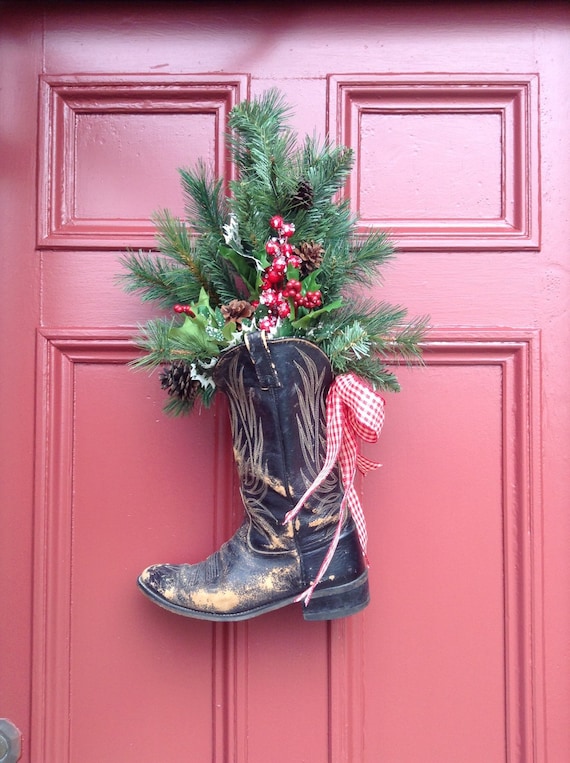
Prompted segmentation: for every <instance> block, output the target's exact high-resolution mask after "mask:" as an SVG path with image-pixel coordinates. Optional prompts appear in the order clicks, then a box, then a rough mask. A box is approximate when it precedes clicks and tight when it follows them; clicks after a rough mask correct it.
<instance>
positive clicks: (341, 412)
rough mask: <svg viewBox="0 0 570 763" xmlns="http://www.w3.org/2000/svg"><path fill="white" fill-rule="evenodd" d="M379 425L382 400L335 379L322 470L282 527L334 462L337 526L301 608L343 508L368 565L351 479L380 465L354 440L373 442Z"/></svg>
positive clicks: (353, 381)
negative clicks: (338, 486)
mask: <svg viewBox="0 0 570 763" xmlns="http://www.w3.org/2000/svg"><path fill="white" fill-rule="evenodd" d="M383 424H384V399H383V398H382V397H381V396H380V395H379V394H378V393H376V392H374V391H373V390H371V389H370V387H368V386H367V385H366V384H365V383H364V382H363V381H362V379H360V378H359V377H358V376H356V375H355V374H341V375H340V376H337V377H336V379H335V380H334V382H333V383H332V385H331V387H330V389H329V392H328V395H327V452H326V457H325V463H324V466H323V468H322V469H321V471H320V472H319V474H318V475H317V477H316V479H315V481H314V482H313V484H312V485H311V486H310V487H309V489H308V490H307V491H306V492H305V494H304V495H303V496H302V497H301V499H300V500H299V502H298V503H297V505H296V506H295V508H293V509H292V510H291V511H290V512H289V513H288V514H287V515H286V517H285V520H284V524H286V523H287V522H290V521H291V520H292V519H294V518H295V517H296V516H297V514H298V513H299V512H300V511H301V509H302V508H303V505H304V504H305V501H306V500H307V498H309V496H310V495H312V494H313V493H314V492H315V490H316V489H317V488H318V487H319V485H321V484H322V483H323V482H324V480H325V479H326V478H327V476H328V475H329V474H330V472H331V471H332V469H333V467H334V465H335V464H336V463H337V461H338V463H339V465H340V470H341V475H342V482H343V486H344V497H343V499H342V503H341V505H340V511H339V518H338V525H337V528H336V531H335V534H334V537H333V539H332V541H331V544H330V546H329V549H328V551H327V554H326V556H325V558H324V560H323V563H322V564H321V567H320V569H319V571H318V573H317V575H316V577H315V579H314V580H313V581H312V583H311V585H310V586H309V588H308V589H307V590H306V591H304V592H303V593H302V594H301V595H300V596H299V597H298V599H297V601H304V602H305V605H307V604H308V603H309V601H310V599H311V596H312V594H313V591H314V590H315V588H316V587H317V585H318V584H319V582H320V581H321V580H322V577H323V575H324V574H325V572H326V571H327V568H328V566H329V564H330V562H331V559H332V558H333V556H334V552H335V551H336V547H337V545H338V540H339V538H340V533H341V529H342V525H343V522H344V518H345V516H346V510H347V507H348V509H349V511H350V513H351V515H352V518H353V520H354V523H355V525H356V531H357V533H358V539H359V541H360V546H361V548H362V554H363V556H364V558H365V559H366V563H367V564H368V559H367V557H366V546H367V542H368V534H367V532H366V522H365V519H364V512H363V510H362V505H361V503H360V500H359V498H358V494H357V492H356V488H355V487H354V477H355V476H356V469H358V470H359V472H361V474H366V472H368V471H370V470H372V469H377V468H378V467H379V466H380V464H378V463H376V461H371V460H370V459H368V458H365V457H364V456H361V455H360V453H359V452H358V438H359V437H360V438H361V439H363V440H365V441H366V442H376V441H377V440H378V436H379V434H380V431H381V429H382V425H383Z"/></svg>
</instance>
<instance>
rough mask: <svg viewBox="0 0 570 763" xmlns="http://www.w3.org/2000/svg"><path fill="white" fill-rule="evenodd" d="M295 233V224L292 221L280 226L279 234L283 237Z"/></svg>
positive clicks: (289, 236) (288, 236)
mask: <svg viewBox="0 0 570 763" xmlns="http://www.w3.org/2000/svg"><path fill="white" fill-rule="evenodd" d="M294 233H295V226H294V225H293V223H283V225H282V226H281V235H282V236H285V238H291V236H292V235H293V234H294Z"/></svg>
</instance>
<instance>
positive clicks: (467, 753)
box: [0, 3, 570, 763]
mask: <svg viewBox="0 0 570 763" xmlns="http://www.w3.org/2000/svg"><path fill="white" fill-rule="evenodd" d="M521 8H523V10H522V11H521ZM525 8H526V6H521V5H520V4H519V5H517V6H516V7H515V6H513V7H509V6H505V5H504V4H496V5H493V4H487V5H485V6H483V7H482V8H479V7H478V6H477V5H475V4H473V5H471V4H463V5H462V6H461V8H460V9H456V8H455V7H446V6H444V5H441V4H437V5H435V6H433V7H424V6H422V5H417V6H414V5H409V6H406V7H405V8H404V7H402V8H397V7H392V6H390V7H386V8H384V7H383V8H373V7H370V6H369V5H366V4H365V5H363V6H362V7H358V6H354V7H352V8H348V9H347V8H345V7H343V6H340V5H339V6H338V7H337V6H335V4H332V5H331V4H330V3H328V4H318V3H317V4H316V5H313V6H312V7H311V8H307V9H304V8H300V7H298V6H294V7H291V8H288V9H286V10H285V9H281V10H277V9H275V10H272V9H268V8H266V6H265V5H259V6H255V5H247V4H246V5H240V6H239V7H235V6H233V5H231V4H220V5H214V6H212V5H209V4H208V5H206V6H203V7H200V8H199V7H194V5H189V6H187V7H184V8H182V7H181V6H176V7H174V6H173V7H171V8H170V7H168V6H165V7H162V6H161V8H160V10H156V11H152V10H151V9H150V8H143V9H141V10H140V11H138V12H137V13H134V12H133V11H132V10H125V9H123V10H122V9H120V8H117V9H115V10H109V11H105V10H101V9H97V7H96V6H95V5H94V6H93V7H92V8H89V7H88V6H85V7H84V8H82V10H81V13H77V12H74V11H72V10H66V11H64V10H60V11H56V10H53V9H51V8H48V7H47V6H46V10H45V11H44V12H43V13H40V12H29V13H25V12H24V11H22V12H15V11H14V12H11V13H10V14H8V17H7V20H6V23H5V24H4V26H3V31H2V35H3V37H2V44H1V45H0V54H1V55H2V64H3V65H2V67H0V71H1V72H2V75H3V79H2V107H3V108H2V123H1V126H2V144H1V150H2V153H3V158H5V161H4V163H3V185H2V192H3V196H2V202H3V203H2V210H3V212H2V215H3V226H2V234H1V235H2V244H3V245H2V252H1V254H0V257H1V260H0V261H1V262H2V274H3V275H2V279H0V283H1V284H2V285H1V287H0V288H2V295H1V301H0V304H1V306H2V311H3V313H2V317H3V324H2V325H3V327H6V328H7V330H5V331H3V332H0V333H1V336H0V340H1V341H2V347H3V354H2V358H3V373H2V375H1V378H0V383H1V384H2V393H3V394H2V395H1V396H0V397H1V399H2V417H3V418H2V424H3V426H4V428H5V432H6V437H5V438H4V440H3V443H2V459H1V460H0V468H1V469H2V483H1V484H2V491H3V492H2V504H1V506H2V509H1V510H2V522H3V523H2V532H1V533H0V543H1V549H0V550H1V553H0V565H1V574H0V587H1V588H0V595H1V601H2V606H3V610H4V611H5V612H8V613H10V623H9V624H7V625H6V626H4V625H3V626H2V630H1V635H2V645H1V646H2V654H3V655H9V658H8V659H2V661H1V662H0V686H1V687H2V696H1V697H0V700H1V703H0V716H6V717H10V718H11V719H12V720H13V721H14V722H15V723H16V724H17V725H18V726H19V727H20V728H21V729H22V731H23V732H24V737H23V741H24V750H25V753H24V756H23V758H22V759H23V760H25V761H26V763H28V762H29V763H32V762H33V763H91V762H93V763H100V761H101V760H109V761H112V762H113V763H129V762H130V761H133V763H134V761H137V763H146V761H148V763H150V761H153V762H154V761H157V760H158V761H169V763H170V762H172V763H184V762H185V761H193V762H194V761H196V762H197V763H202V761H204V762H205V761H210V760H211V761H216V763H227V762H229V761H232V762H234V761H235V762H236V763H245V762H246V761H247V762H248V763H257V762H258V761H259V763H261V761H264V762H265V761H267V760H271V762H272V763H291V761H295V762H297V761H308V762H309V761H310V763H320V762H321V761H322V762H323V763H325V761H327V762H329V763H344V762H346V763H356V762H357V761H358V762H359V763H378V762H379V761H380V762H381V763H432V761H433V762H435V761H437V763H457V761H458V760H461V763H503V762H504V763H519V762H521V763H522V761H533V762H534V763H543V762H546V761H550V763H562V761H565V760H567V759H570V738H569V737H568V728H570V718H569V715H570V713H569V711H570V696H569V692H568V685H567V681H566V675H565V671H564V670H563V669H562V666H563V665H565V664H567V660H568V643H569V642H570V638H569V636H570V617H569V611H568V606H567V601H568V592H569V590H570V580H569V577H570V574H569V570H568V565H567V548H568V540H569V537H568V536H569V534H570V533H569V530H570V527H569V522H570V520H569V519H568V516H567V511H566V508H567V506H568V499H569V495H568V493H569V490H568V479H567V475H566V472H565V470H564V466H565V464H566V463H567V462H568V458H569V453H568V443H569V442H570V437H569V435H570V432H569V431H568V430H569V421H568V416H567V411H568V390H567V385H566V383H565V380H566V379H567V378H568V371H569V369H568V365H569V363H570V361H569V359H568V353H567V351H566V348H567V346H568V340H569V339H570V337H569V336H568V331H569V325H568V311H567V305H568V302H569V296H570V287H569V278H568V270H569V268H568V246H567V241H568V239H569V234H570V231H569V229H568V219H567V215H566V212H565V210H566V209H567V208H568V203H569V201H570V198H569V197H570V181H569V178H570V159H569V158H568V152H567V151H565V150H564V147H565V141H566V136H567V132H568V126H569V125H570V114H569V109H570V107H569V105H568V104H570V98H569V95H570V93H569V92H568V89H569V87H568V83H567V79H566V70H567V66H565V65H564V64H565V63H566V64H567V63H568V50H569V49H570V45H569V43H570V12H569V11H568V9H566V7H564V6H562V5H556V4H551V3H543V4H542V5H541V6H540V8H539V9H537V8H535V7H532V13H529V12H528V10H529V9H530V8H531V6H529V7H528V8H527V9H526V10H525ZM24 51H25V53H24ZM272 86H278V87H279V88H280V89H281V90H282V91H283V93H284V94H285V95H286V97H287V98H288V100H289V102H290V103H291V105H292V107H293V109H294V115H293V117H292V122H293V125H294V126H295V128H296V129H298V130H299V132H300V133H301V134H304V133H312V132H313V131H316V132H317V133H319V134H321V135H324V134H325V133H326V132H328V133H329V134H330V136H331V137H332V138H333V139H334V140H338V141H340V142H342V143H345V144H347V145H349V146H351V147H352V148H353V149H354V151H355V155H356V165H355V170H354V172H353V174H352V176H351V179H350V182H349V184H348V186H347V188H346V194H348V195H349V197H350V199H351V204H352V207H353V210H354V212H355V213H356V214H358V215H359V216H360V217H361V218H362V224H363V225H364V226H367V227H370V226H371V227H379V228H382V229H385V228H388V229H390V230H391V232H392V235H393V237H394V239H395V241H396V243H397V245H398V248H399V256H398V258H397V260H396V261H395V263H394V264H392V265H391V266H390V267H388V268H386V271H385V278H384V282H383V283H382V284H378V285H377V286H375V287H374V289H373V292H374V294H375V296H377V297H379V298H381V299H386V300H388V301H391V302H394V303H401V304H403V305H405V306H407V307H408V308H409V310H410V313H411V314H424V313H429V314H430V315H431V321H432V326H433V328H432V329H431V330H430V333H429V336H428V338H427V341H426V346H425V364H424V365H422V366H420V365H412V366H410V367H399V368H398V369H396V370H397V373H398V375H399V378H400V379H401V382H402V392H401V393H400V394H399V395H391V396H389V397H388V399H387V418H386V424H385V427H384V431H383V433H382V436H381V439H380V442H379V443H378V444H377V445H376V446H374V447H366V448H364V451H365V453H366V455H368V456H370V457H371V458H374V459H377V460H380V461H381V462H382V464H383V467H382V469H380V470H379V471H377V472H374V473H373V474H370V475H369V476H368V477H366V479H365V480H362V481H361V483H360V490H361V495H362V499H363V505H364V509H365V512H366V515H367V521H368V526H369V535H370V548H369V552H370V553H369V555H370V560H371V569H370V574H371V592H372V602H371V604H370V606H369V607H368V609H367V610H365V611H364V612H363V613H361V614H359V615H357V616H354V617H352V618H348V619H346V620H341V621H336V622H332V623H308V622H305V621H304V620H303V618H302V613H301V610H300V608H299V607H289V608H287V609H285V610H282V611H278V612H274V613H271V614H269V615H266V616H264V617H262V618H259V619H255V620H252V621H249V622H246V623H237V624H209V623H204V622H199V621H193V620H186V619H185V618H178V617H175V616H173V615H171V614H169V613H167V612H164V611H162V610H160V609H158V608H157V607H153V606H152V605H150V604H149V603H148V602H147V601H146V600H145V599H143V597H141V596H140V594H138V593H137V591H136V587H135V579H136V576H137V574H138V573H139V572H140V570H141V569H142V568H144V567H145V566H147V565H148V564H150V563H153V562H164V561H173V562H176V561H184V560H187V561H195V560H199V559H201V558H204V557H205V556H206V555H207V554H208V553H210V552H211V551H212V550H214V549H215V548H216V547H217V546H218V545H219V544H220V543H221V542H223V541H224V540H225V539H226V538H227V537H229V535H230V534H231V533H232V532H233V529H234V528H235V527H236V526H237V524H238V523H239V522H240V518H241V514H240V512H241V507H240V502H239V497H238V495H237V486H236V484H235V472H234V466H233V463H232V454H231V442H230V432H229V422H228V420H227V410H226V406H225V404H224V401H218V403H217V404H216V406H215V407H214V409H213V410H211V411H203V412H201V413H200V414H194V415H193V416H192V417H191V418H188V419H184V420H172V419H168V418H166V417H165V416H164V415H163V414H162V412H161V408H162V403H163V397H162V392H161V390H160V389H159V385H158V383H157V379H156V376H152V377H148V376H147V375H145V374H144V373H135V372H134V371H133V370H132V369H130V368H129V365H128V364H129V361H131V360H132V359H133V358H134V357H136V353H137V351H136V348H135V347H134V344H133V342H132V340H131V337H132V334H133V331H134V329H135V326H136V324H137V323H138V322H142V321H144V320H145V319H146V318H148V317H150V316H151V315H152V314H153V308H152V307H151V306H149V305H146V306H141V304H140V302H139V300H138V298H136V297H135V296H132V295H125V294H124V293H123V292H122V291H121V289H120V288H119V287H118V286H117V285H116V283H115V280H116V275H117V273H118V272H119V269H120V267H119V255H120V253H121V252H122V251H124V250H125V249H126V248H128V247H131V248H138V247H143V248H150V247H152V245H153V233H152V225H151V223H150V221H149V217H150V215H151V214H152V212H153V211H154V210H156V209H158V208H161V207H164V206H167V207H169V208H170V209H171V210H172V211H173V212H175V213H181V212H182V209H183V205H182V199H181V195H180V191H179V187H178V181H177V174H176V168H177V167H179V166H181V165H191V164H192V163H193V162H194V161H195V160H196V159H197V158H199V157H206V158H207V159H208V161H210V163H211V165H212V167H213V168H214V169H215V171H216V172H217V173H218V174H220V175H221V176H224V177H225V178H226V179H229V178H230V177H231V172H232V168H231V167H230V165H229V164H228V157H227V153H226V151H225V147H224V140H223V136H224V130H225V124H226V119H227V114H228V112H229V110H230V109H231V107H232V106H233V105H234V104H235V103H238V102H240V101H241V100H243V99H245V98H247V97H249V96H251V95H257V94H260V93H261V92H263V91H264V90H265V89H267V88H268V87H272ZM34 219H35V220H37V225H35V226H34V224H33V223H32V221H33V220H34ZM543 507H544V509H545V510H544V512H543ZM28 686H31V689H30V690H29V691H28Z"/></svg>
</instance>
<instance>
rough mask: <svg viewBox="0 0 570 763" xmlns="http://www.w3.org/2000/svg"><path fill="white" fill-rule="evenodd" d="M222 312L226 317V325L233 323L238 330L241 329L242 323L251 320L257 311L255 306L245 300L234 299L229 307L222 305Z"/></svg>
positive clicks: (229, 303)
mask: <svg viewBox="0 0 570 763" xmlns="http://www.w3.org/2000/svg"><path fill="white" fill-rule="evenodd" d="M220 311H221V313H222V315H223V316H224V319H225V321H226V323H229V322H230V321H233V322H234V323H235V324H236V328H237V329H238V330H239V329H241V322H242V320H243V319H244V318H251V316H252V315H253V313H254V312H255V309H254V307H253V305H251V304H250V303H249V302H247V301H246V300H245V299H232V301H231V302H228V304H227V305H222V306H221V307H220Z"/></svg>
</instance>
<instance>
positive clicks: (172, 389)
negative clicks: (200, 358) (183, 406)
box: [159, 360, 200, 403]
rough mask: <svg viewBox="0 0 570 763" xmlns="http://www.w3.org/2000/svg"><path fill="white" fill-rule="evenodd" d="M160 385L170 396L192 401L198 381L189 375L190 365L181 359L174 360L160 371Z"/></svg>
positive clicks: (197, 387)
mask: <svg viewBox="0 0 570 763" xmlns="http://www.w3.org/2000/svg"><path fill="white" fill-rule="evenodd" d="M159 379H160V386H161V387H162V389H164V390H166V391H167V392H168V395H169V396H170V397H177V398H178V399H179V400H184V401H186V402H189V403H190V402H192V401H193V400H194V399H195V398H196V396H197V395H198V391H199V389H200V382H199V381H197V380H196V379H193V378H192V377H191V375H190V366H189V365H188V364H187V363H185V362H184V361H183V360H174V361H173V362H172V363H170V365H168V366H166V367H165V368H164V369H163V370H162V371H161V372H160V376H159Z"/></svg>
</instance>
